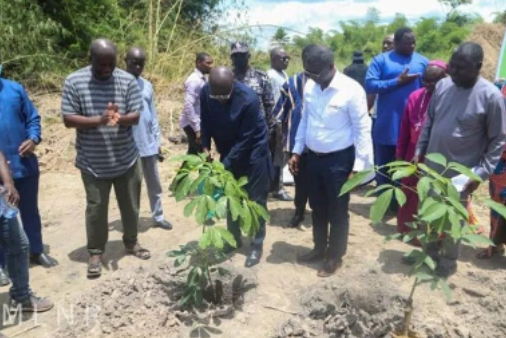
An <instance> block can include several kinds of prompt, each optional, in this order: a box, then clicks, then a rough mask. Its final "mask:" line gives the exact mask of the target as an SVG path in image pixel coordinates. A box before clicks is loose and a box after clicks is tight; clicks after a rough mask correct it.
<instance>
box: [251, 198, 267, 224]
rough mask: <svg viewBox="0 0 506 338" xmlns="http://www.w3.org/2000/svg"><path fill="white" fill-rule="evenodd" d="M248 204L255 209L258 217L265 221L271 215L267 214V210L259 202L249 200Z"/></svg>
mask: <svg viewBox="0 0 506 338" xmlns="http://www.w3.org/2000/svg"><path fill="white" fill-rule="evenodd" d="M249 205H250V207H252V208H253V209H254V210H255V211H256V213H257V215H259V216H260V217H262V219H263V220H264V221H266V222H269V221H270V219H271V215H269V211H267V209H266V208H264V207H263V206H261V205H260V204H258V203H256V202H253V201H250V202H249Z"/></svg>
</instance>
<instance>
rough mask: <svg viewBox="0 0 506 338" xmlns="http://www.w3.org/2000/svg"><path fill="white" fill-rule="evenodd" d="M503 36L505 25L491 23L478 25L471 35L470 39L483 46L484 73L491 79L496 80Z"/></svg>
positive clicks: (484, 75)
mask: <svg viewBox="0 0 506 338" xmlns="http://www.w3.org/2000/svg"><path fill="white" fill-rule="evenodd" d="M503 36H504V26H503V25H499V24H490V23H484V24H479V25H476V26H475V27H474V29H473V31H472V32H471V35H470V36H469V41H473V42H476V43H479V44H480V45H481V46H482V47H483V50H484V52H485V60H484V62H483V68H482V75H483V77H485V78H486V79H487V80H490V81H494V80H495V74H496V69H497V64H498V62H499V54H500V51H501V43H502V40H503Z"/></svg>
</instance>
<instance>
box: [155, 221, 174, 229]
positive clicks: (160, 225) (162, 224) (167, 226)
mask: <svg viewBox="0 0 506 338" xmlns="http://www.w3.org/2000/svg"><path fill="white" fill-rule="evenodd" d="M155 227H157V228H160V229H164V230H172V224H171V223H170V222H168V221H166V220H161V221H160V222H156V223H155Z"/></svg>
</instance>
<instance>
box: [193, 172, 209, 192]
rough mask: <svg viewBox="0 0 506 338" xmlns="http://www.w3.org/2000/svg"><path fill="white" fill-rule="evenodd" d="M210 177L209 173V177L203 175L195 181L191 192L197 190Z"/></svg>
mask: <svg viewBox="0 0 506 338" xmlns="http://www.w3.org/2000/svg"><path fill="white" fill-rule="evenodd" d="M208 177H209V173H208V174H207V175H206V174H202V173H201V174H200V176H199V177H197V179H196V180H195V181H193V183H192V184H191V185H190V189H189V191H190V192H193V191H195V190H197V189H198V187H199V185H200V183H202V182H203V181H204V180H205V179H206V178H208Z"/></svg>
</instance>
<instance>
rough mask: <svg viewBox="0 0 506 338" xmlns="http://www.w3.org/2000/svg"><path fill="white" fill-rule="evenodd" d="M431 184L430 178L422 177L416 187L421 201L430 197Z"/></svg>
mask: <svg viewBox="0 0 506 338" xmlns="http://www.w3.org/2000/svg"><path fill="white" fill-rule="evenodd" d="M430 182H431V179H430V178H428V177H422V178H421V179H420V180H419V181H418V184H417V186H416V190H417V192H418V198H419V200H420V201H423V200H425V198H427V196H428V195H429V190H430Z"/></svg>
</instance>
